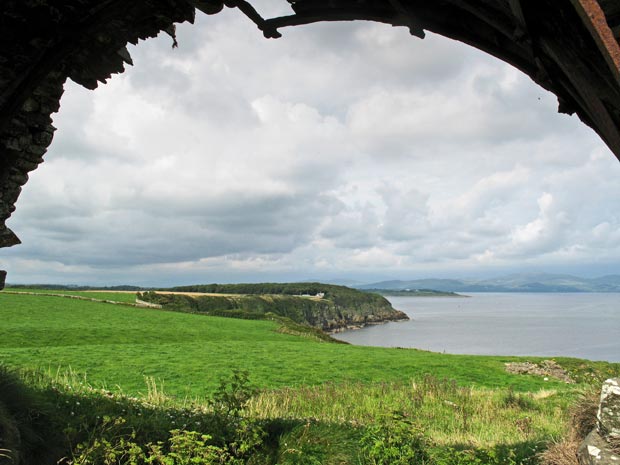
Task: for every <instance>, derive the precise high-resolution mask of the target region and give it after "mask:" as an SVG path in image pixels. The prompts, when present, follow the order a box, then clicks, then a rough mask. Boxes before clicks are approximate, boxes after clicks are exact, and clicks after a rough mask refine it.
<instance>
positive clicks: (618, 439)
mask: <svg viewBox="0 0 620 465" xmlns="http://www.w3.org/2000/svg"><path fill="white" fill-rule="evenodd" d="M618 446H620V378H615V379H608V380H607V381H605V383H604V384H603V389H602V390H601V403H600V406H599V409H598V414H597V427H596V428H595V429H594V430H593V431H592V432H591V433H590V434H589V435H588V436H587V437H586V439H585V440H584V442H583V443H582V444H581V447H579V452H578V458H579V463H580V464H581V465H612V464H613V465H618V464H620V454H618V452H617V449H616V448H617V447H618Z"/></svg>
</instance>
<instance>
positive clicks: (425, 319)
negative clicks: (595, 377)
mask: <svg viewBox="0 0 620 465" xmlns="http://www.w3.org/2000/svg"><path fill="white" fill-rule="evenodd" d="M468 295H470V296H471V297H469V298H450V297H388V300H389V301H390V302H391V303H392V305H393V306H394V308H396V309H398V310H402V311H403V312H405V313H407V315H409V317H410V318H411V321H407V322H400V323H387V324H385V325H377V326H369V327H366V328H363V329H360V330H355V331H346V332H344V333H340V334H338V335H336V337H337V338H338V339H341V340H343V341H347V342H350V343H352V344H358V345H369V346H382V347H415V348H418V349H424V350H431V351H434V352H446V353H453V354H481V355H540V356H544V357H552V356H566V357H579V358H586V359H590V360H607V361H610V362H620V294H616V293H613V294H589V293H588V294H556V293H554V294H542V293H541V294H520V293H514V294H513V293H502V294H499V293H497V294H491V293H472V294H468Z"/></svg>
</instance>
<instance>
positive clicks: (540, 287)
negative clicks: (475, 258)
mask: <svg viewBox="0 0 620 465" xmlns="http://www.w3.org/2000/svg"><path fill="white" fill-rule="evenodd" d="M356 287H357V288H358V289H361V290H368V289H387V290H406V289H410V290H415V289H434V290H437V291H443V292H620V275H608V276H601V277H598V278H579V277H577V276H571V275H564V274H547V273H521V274H511V275H506V276H501V277H498V278H493V279H484V280H459V279H415V280H411V281H400V280H394V281H382V282H378V283H370V284H364V285H362V286H356Z"/></svg>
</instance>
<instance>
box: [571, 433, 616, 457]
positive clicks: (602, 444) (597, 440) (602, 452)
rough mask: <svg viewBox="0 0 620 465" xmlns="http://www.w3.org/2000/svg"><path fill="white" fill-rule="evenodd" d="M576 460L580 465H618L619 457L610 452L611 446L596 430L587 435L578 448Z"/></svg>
mask: <svg viewBox="0 0 620 465" xmlns="http://www.w3.org/2000/svg"><path fill="white" fill-rule="evenodd" d="M577 459H578V460H579V464H580V465H612V464H615V465H620V455H617V454H615V453H614V452H613V451H612V450H611V446H610V445H609V444H608V443H607V441H605V439H603V438H602V436H601V435H600V434H599V433H598V431H596V430H593V431H592V432H591V433H590V434H588V436H586V438H585V439H584V441H583V442H582V443H581V446H579V449H578V451H577Z"/></svg>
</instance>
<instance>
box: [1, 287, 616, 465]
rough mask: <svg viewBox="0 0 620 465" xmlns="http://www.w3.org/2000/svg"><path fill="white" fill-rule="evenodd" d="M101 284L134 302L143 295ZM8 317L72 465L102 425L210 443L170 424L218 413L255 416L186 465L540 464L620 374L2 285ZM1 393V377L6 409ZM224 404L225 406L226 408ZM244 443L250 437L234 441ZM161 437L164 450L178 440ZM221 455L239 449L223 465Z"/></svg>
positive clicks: (24, 365)
mask: <svg viewBox="0 0 620 465" xmlns="http://www.w3.org/2000/svg"><path fill="white" fill-rule="evenodd" d="M29 292H30V290H29ZM43 293H44V294H49V293H50V291H44V292H43ZM58 293H61V294H67V292H65V291H62V292H58ZM71 294H75V295H84V296H86V297H89V298H99V297H98V296H99V295H100V294H99V293H93V292H85V291H76V292H71ZM93 294H94V295H93ZM101 295H102V297H101V298H102V299H104V300H113V301H119V302H125V303H130V302H132V301H133V299H134V297H135V296H134V294H131V293H129V294H128V293H108V292H106V293H101ZM0 321H2V325H1V326H0V366H3V367H5V369H8V370H9V371H11V370H13V371H15V372H16V373H19V377H20V378H21V380H22V381H21V382H23V383H24V384H25V385H26V386H28V389H34V390H35V391H37V392H39V393H43V397H44V398H46V399H47V401H46V402H52V403H53V404H55V405H56V410H55V411H56V413H55V414H53V415H55V416H56V417H55V420H54V421H53V422H52V423H54V422H55V424H58V422H60V423H61V424H63V425H64V426H63V427H56V430H60V431H69V433H66V436H65V438H64V441H68V442H70V443H71V444H72V446H71V447H73V448H72V454H73V456H72V457H73V459H72V460H73V461H72V462H67V463H76V464H77V463H84V464H86V463H108V462H105V460H104V458H102V457H103V456H104V455H105V454H104V453H103V452H101V450H99V449H97V447H100V448H101V447H104V446H102V445H101V443H100V442H99V443H98V442H97V440H96V439H93V438H95V437H96V435H101V437H106V434H108V433H109V434H110V435H111V436H110V437H113V438H116V439H115V440H118V438H119V437H121V436H122V435H123V434H125V435H129V436H127V437H133V438H138V439H140V438H141V439H142V441H143V443H142V446H141V447H143V449H144V450H146V449H147V448H148V447H151V446H152V447H155V446H153V444H157V441H162V440H163V441H165V440H170V441H173V442H174V441H181V442H182V443H183V444H186V443H187V441H190V442H191V441H194V442H196V441H197V442H200V439H199V438H198V439H196V438H194V437H190V438H189V439H188V437H186V436H183V437H182V438H181V439H179V438H178V437H177V436H175V434H177V435H178V434H186V433H171V431H173V430H175V429H176V428H181V429H182V430H183V431H184V430H186V429H187V430H192V429H196V430H199V431H200V430H201V428H206V427H207V426H206V425H210V426H209V429H207V430H205V434H206V433H208V434H209V435H210V436H211V437H212V438H213V437H215V438H217V437H218V435H217V434H214V431H215V432H216V433H217V432H218V431H219V432H221V431H228V430H227V429H226V428H228V427H224V426H222V424H220V423H218V422H217V421H216V420H217V418H220V417H218V415H220V414H221V415H224V417H226V418H227V419H228V420H227V423H226V424H237V423H235V422H238V423H239V425H246V426H244V427H241V426H239V428H237V429H234V431H233V432H230V431H228V433H226V434H228V436H226V434H224V433H222V434H221V435H220V436H222V437H226V438H228V439H226V441H228V442H226V441H224V439H222V440H221V441H220V442H219V443H217V444H216V445H217V447H225V451H224V452H222V451H221V450H219V449H218V451H219V452H217V451H216V452H217V453H220V456H219V457H220V458H219V459H218V460H220V461H219V462H217V461H214V460H215V459H213V460H212V461H208V460H207V459H204V461H203V462H192V463H231V464H232V463H272V464H276V463H279V464H286V463H291V464H292V463H300V464H303V463H308V464H322V463H325V464H332V463H333V464H336V463H340V464H345V463H351V464H356V465H361V464H371V465H373V464H379V463H386V464H387V463H410V462H409V461H410V460H413V459H412V457H414V456H415V457H417V459H416V460H417V461H418V462H420V463H429V464H433V463H434V464H437V465H441V464H442V463H446V464H447V463H463V464H467V463H498V464H499V463H515V464H516V463H538V462H539V455H538V454H539V452H540V451H541V450H542V449H544V448H545V445H546V444H548V443H551V442H554V441H558V440H560V439H561V438H562V437H564V436H565V435H566V434H567V432H568V430H569V417H570V415H569V411H570V408H571V405H573V404H574V403H575V402H576V401H577V400H578V399H579V398H580V397H581V396H582V395H583V392H585V391H592V388H591V386H592V385H594V386H596V385H597V383H600V381H601V380H603V379H605V378H607V377H609V376H613V375H615V376H617V375H618V373H620V364H611V363H605V362H588V361H583V360H576V359H563V358H556V359H555V360H556V361H558V362H559V363H560V364H561V365H562V366H563V367H564V368H566V369H567V370H568V371H569V372H570V373H571V375H572V376H573V378H574V379H576V380H577V381H578V383H577V384H571V385H569V384H566V383H562V382H560V381H555V380H553V379H549V380H544V379H543V378H542V377H535V376H527V375H514V374H509V373H507V372H506V371H505V366H504V364H505V363H507V362H511V361H523V360H524V358H519V357H499V356H496V357H488V356H467V355H448V354H438V353H431V352H425V351H419V350H412V349H388V348H373V347H359V346H352V345H346V344H334V343H329V342H326V341H323V340H319V339H317V338H314V337H311V334H310V333H309V334H304V333H303V332H302V333H300V334H301V335H293V334H288V333H290V332H291V331H287V329H286V328H284V327H283V326H282V323H281V322H277V321H256V320H241V319H233V318H221V317H212V316H205V315H196V314H189V313H176V312H169V311H162V310H155V309H144V308H136V307H132V306H129V305H111V304H108V303H101V302H92V301H83V300H74V299H70V298H63V297H55V296H48V295H31V294H7V293H0ZM305 336H307V337H305ZM527 360H530V361H532V362H536V361H540V360H542V359H540V358H536V357H528V358H527ZM233 372H234V373H242V374H243V375H242V379H241V381H242V382H240V381H239V379H236V380H235V378H234V376H233V378H232V381H231V382H230V383H229V384H228V385H227V386H226V387H224V386H223V384H222V380H226V379H229V380H230V379H231V378H230V377H231V373H233ZM245 376H247V378H248V379H249V380H248V379H246V378H244V377H245ZM250 386H251V389H250ZM594 389H597V387H595V388H594ZM246 394H247V395H246ZM214 399H215V401H214ZM218 399H219V400H218ZM222 399H224V400H223V401H222ZM2 400H3V399H2V383H1V382H0V407H2V405H1V402H2ZM218 405H219V406H221V405H225V406H227V407H226V408H224V410H222V411H225V414H222V413H221V411H220V410H218V408H219V407H217V406H218ZM231 405H232V407H231ZM1 410H2V409H1V408H0V431H1V427H2V416H1V415H2V412H1ZM59 412H60V413H59ZM218 412H219V413H218ZM231 412H233V414H231ZM61 413H62V415H61V417H62V418H60V417H58V415H60V414H61ZM214 415H215V416H214ZM231 415H232V417H231ZM235 415H237V416H235ZM240 415H242V416H243V418H250V419H252V422H253V423H252V422H251V425H254V426H253V427H247V424H246V423H243V421H245V420H243V421H241V420H239V418H241V417H240ZM104 418H107V420H104ZM110 418H116V419H117V420H110ZM119 418H120V419H122V421H121V420H118V419H119ZM213 418H215V419H216V420H213ZM231 418H232V419H231ZM115 421H117V423H115ZM63 422H64V423H63ZM106 422H107V423H106ZM67 425H68V426H67ZM201 425H202V426H201ZM214 425H215V426H214ZM218 425H219V426H218ZM257 425H258V426H257ZM246 427H247V428H249V430H247V428H246ZM259 427H260V428H259ZM244 428H246V429H244ZM252 428H255V429H252ZM256 428H258V429H256ZM259 430H260V434H259V433H258V432H256V431H259ZM231 431H232V430H231ZM239 431H241V432H239ZM248 431H250V432H251V433H252V434H250V433H248ZM112 433H113V434H112ZM121 433H122V434H121ZM233 433H234V434H233ZM235 434H237V436H239V435H240V436H239V437H237V436H234V435H235ZM131 435H133V436H131ZM231 435H232V436H231ZM233 436H234V438H233ZM122 437H125V436H122ZM67 438H69V439H67ZM230 438H233V439H230ZM235 438H236V439H235ZM239 438H241V439H239ZM248 438H250V439H248ZM251 438H254V439H251ZM335 438H340V439H338V440H336V439H335ZM138 439H135V440H136V441H137V440H138ZM335 440H336V443H338V444H340V445H339V446H338V445H335V444H334V441H335ZM80 441H81V442H80ZM89 441H90V442H89ZM110 441H112V440H111V439H110ZM110 441H108V442H109V444H108V445H107V446H105V447H107V448H108V449H109V448H113V447H117V448H119V447H121V446H122V447H129V446H127V441H128V439H127V440H125V439H123V441H125V442H123V443H122V444H121V443H118V444H117V443H114V442H110ZM149 441H150V442H149ZM153 441H155V442H153ZM183 441H185V442H183ZM222 441H223V442H222ZM252 441H254V442H252ZM194 442H192V444H194ZM207 442H208V441H207ZM240 443H241V444H245V445H246V447H245V449H243V448H239V447H237V446H235V447H237V448H234V447H233V448H232V449H231V447H232V446H230V444H240ZM75 444H82V447H81V448H79V447H78V448H77V449H76V448H75V447H74V446H75ZM84 444H86V445H84ZM97 444H99V446H97V447H95V446H96V445H97ZM110 444H112V445H110ZM114 444H116V445H114ZM119 444H120V445H119ZM148 444H151V446H148ZM171 444H172V443H171ZM209 444H210V443H209ZM248 444H249V445H248ZM224 445H225V446H224ZM147 446H148V447H147ZM194 446H196V444H194ZM194 446H192V447H194ZM405 446H406V447H405ZM414 446H415V447H414ZM105 447H104V449H102V450H108V449H105ZM161 447H163V449H162V450H167V451H168V452H170V451H173V450H176V449H174V447H177V446H173V445H170V446H165V445H163V446H161ZM187 447H189V446H187ZM196 447H198V446H196ZM200 447H203V449H204V448H206V447H207V446H206V445H204V444H203V446H200ZM200 447H199V448H200ZM209 447H210V446H209ZM214 447H215V446H214ZM252 447H254V449H252ZM412 447H413V449H412ZM2 448H3V445H2V443H1V442H0V449H2ZM166 448H167V449H166ZM190 449H191V450H194V449H192V448H191V447H190ZM242 449H243V450H246V452H244V453H241V452H240V451H241V450H242ZM259 449H260V451H261V452H260V453H259V452H258V451H259ZM128 450H129V449H128ZM136 450H137V449H135V448H134V452H135V451H136ZM141 450H142V449H141ZM188 450H189V449H188ZM201 450H202V449H201ZM205 450H206V449H205ZM209 450H210V451H211V452H209V453H216V452H214V451H213V450H211V449H209ZM222 450H224V449H222ZM248 450H253V451H254V452H255V453H252V454H248V453H247V451H248ZM85 451H90V452H88V453H89V454H90V456H88V455H84V454H86V452H85ZM231 451H232V452H231ZM160 452H161V451H160ZM65 453H66V452H65ZM161 453H162V454H163V453H164V452H161ZM188 453H189V452H188ZM192 453H193V452H192ZM80 454H82V455H84V457H86V458H84V457H82V458H80V457H81V456H80ZM98 454H99V455H98ZM102 454H103V455H102ZM127 454H128V452H127V453H126V454H125V455H126V456H127V457H129V455H127ZM136 454H137V452H136ZM151 454H154V452H151ZM222 454H223V455H222ZM226 454H228V455H230V457H233V458H231V459H230V460H229V461H228V462H227V461H225V460H224V459H223V458H222V457H224V456H226V457H228V455H226ZM244 454H245V455H244ZM394 454H395V455H394ZM420 454H421V455H420ZM117 455H118V454H117ZM121 455H122V454H121ZM396 456H398V457H401V458H402V460H403V461H402V462H399V461H398V460H401V459H395V458H394V457H396ZM93 457H95V458H93ZM251 457H261V459H260V461H258V462H253V460H258V459H252V458H251ZM390 457H391V458H390ZM454 457H456V458H458V457H460V458H459V459H458V460H460V461H454V460H456V459H453V458H454ZM134 458H135V457H134ZM1 459H2V458H1V456H0V463H1V461H2V460H1ZM233 459H234V460H240V461H239V462H234V461H233ZM422 459H423V460H422ZM517 459H518V460H517ZM80 460H82V461H80ZM89 460H90V461H89ZM145 460H146V459H145ZM209 460H211V459H209ZM226 460H228V459H226ZM134 462H135V463H142V462H140V460H138V459H135V460H134ZM109 463H133V462H130V461H129V458H127V461H126V462H123V461H117V462H109ZM144 463H147V462H146V461H145V462H144ZM149 463H150V462H149ZM154 463H159V462H154ZM161 463H168V462H165V460H164V459H162V462H161ZM169 463H172V464H174V463H185V462H181V461H178V462H169ZM187 463H190V462H187Z"/></svg>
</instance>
